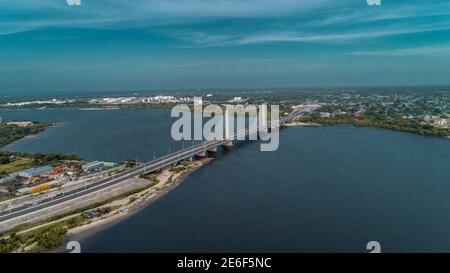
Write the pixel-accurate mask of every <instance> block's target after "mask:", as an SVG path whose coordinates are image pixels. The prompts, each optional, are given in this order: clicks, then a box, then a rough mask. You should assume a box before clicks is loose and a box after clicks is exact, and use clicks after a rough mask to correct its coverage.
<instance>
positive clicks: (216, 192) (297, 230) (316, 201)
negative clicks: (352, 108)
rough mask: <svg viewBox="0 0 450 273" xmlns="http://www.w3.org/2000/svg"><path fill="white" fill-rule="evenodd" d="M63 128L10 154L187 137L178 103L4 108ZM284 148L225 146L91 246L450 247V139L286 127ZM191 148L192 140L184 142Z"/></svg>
mask: <svg viewBox="0 0 450 273" xmlns="http://www.w3.org/2000/svg"><path fill="white" fill-rule="evenodd" d="M0 116H1V117H2V118H3V119H8V120H12V119H17V120H38V121H43V122H54V123H57V124H58V125H57V126H56V127H53V128H51V129H49V130H48V131H46V132H44V133H42V134H40V135H38V136H36V137H34V138H28V139H24V140H21V141H18V142H16V143H14V144H12V145H9V146H8V147H6V148H5V149H9V150H14V151H30V152H36V151H43V152H47V151H49V152H50V151H51V152H64V153H76V154H79V155H81V156H83V157H85V158H86V159H91V160H94V159H95V160H110V161H121V160H124V159H127V158H137V159H138V160H142V161H143V160H150V159H152V158H153V156H154V153H156V156H159V155H163V154H166V153H167V152H168V151H169V147H171V149H172V150H174V149H178V148H180V147H181V146H182V143H175V142H174V141H173V140H171V138H170V127H171V124H172V121H173V120H172V119H171V118H170V117H169V111H167V110H137V109H134V110H108V111H80V110H21V111H6V110H3V111H0ZM280 138H281V139H280V148H279V150H277V151H276V152H260V151H259V148H260V143H258V142H245V143H241V144H239V145H237V146H236V147H235V149H233V150H231V151H228V152H225V153H222V152H221V153H218V155H217V157H216V159H215V160H214V161H213V162H212V163H210V164H208V165H207V166H205V167H203V168H202V169H200V170H198V171H197V172H195V173H193V174H192V175H190V176H189V177H188V178H187V179H186V180H185V181H184V182H183V183H182V184H181V185H180V186H179V187H177V188H176V189H174V190H173V191H171V192H170V193H168V194H166V195H164V196H163V197H161V198H160V199H158V200H157V201H156V202H154V203H152V204H151V205H149V206H147V207H146V208H144V209H142V210H141V211H139V212H138V213H136V214H135V215H133V216H131V217H129V218H127V219H125V220H123V221H120V222H117V223H116V224H113V225H111V226H109V227H106V228H104V229H101V230H99V231H97V232H93V233H91V234H90V235H88V236H86V237H84V238H83V239H82V240H81V245H82V250H83V252H194V251H195V252H197V251H198V252H252V251H254V252H309V251H313V252H340V251H345V252H367V250H366V244H367V242H369V241H378V242H380V243H381V248H382V251H385V252H390V251H400V252H436V251H445V252H450V140H448V139H443V138H434V137H423V136H417V135H413V134H408V133H400V132H392V131H388V130H382V129H371V128H354V127H350V126H337V127H314V128H313V127H293V128H287V129H283V130H282V131H281V135H280ZM185 145H188V143H185Z"/></svg>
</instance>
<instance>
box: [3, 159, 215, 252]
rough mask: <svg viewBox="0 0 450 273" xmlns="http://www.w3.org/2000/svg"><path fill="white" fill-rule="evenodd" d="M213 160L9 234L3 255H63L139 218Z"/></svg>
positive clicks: (141, 181) (139, 180)
mask: <svg viewBox="0 0 450 273" xmlns="http://www.w3.org/2000/svg"><path fill="white" fill-rule="evenodd" d="M211 160H212V158H202V159H199V160H196V161H189V162H184V163H183V164H181V165H177V166H172V167H169V168H165V169H163V170H161V171H160V172H158V173H155V174H151V175H147V176H142V175H141V176H139V177H134V178H131V179H130V181H128V183H127V184H129V185H130V188H128V187H127V189H128V190H126V191H125V192H124V191H123V190H122V193H119V192H117V194H116V195H114V196H113V197H112V198H109V199H107V200H105V201H98V203H95V204H92V205H90V206H88V207H85V208H81V209H77V210H74V211H72V212H69V213H66V214H63V215H56V216H53V217H51V218H50V219H49V220H48V221H44V222H42V223H40V224H37V225H36V224H34V225H31V226H29V227H28V228H25V227H24V228H22V229H14V230H13V231H11V232H9V233H5V234H9V235H8V236H6V237H4V239H5V240H6V242H7V243H6V245H0V250H1V251H0V252H15V253H24V252H63V251H64V249H65V247H64V243H65V242H67V241H70V240H76V239H77V238H79V237H80V236H87V235H89V234H91V233H93V232H96V231H98V230H101V229H104V228H106V227H107V226H109V225H111V224H115V223H117V222H118V221H120V220H123V219H126V218H127V217H129V216H131V215H133V214H135V213H136V212H138V211H139V210H140V209H142V208H144V207H145V206H147V205H149V204H150V203H152V202H153V201H155V200H157V199H158V198H159V197H161V196H163V195H164V194H166V193H168V192H169V191H170V190H172V189H173V188H175V187H177V186H178V185H179V184H180V183H181V182H182V181H183V180H184V179H185V178H186V177H187V176H189V175H190V174H191V173H193V172H194V171H196V170H198V169H199V168H201V167H202V166H204V165H205V164H207V163H208V162H210V161H211ZM131 185H134V186H133V187H131ZM118 190H119V189H118ZM114 192H115V191H114Z"/></svg>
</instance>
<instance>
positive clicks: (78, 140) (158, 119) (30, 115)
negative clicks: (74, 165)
mask: <svg viewBox="0 0 450 273" xmlns="http://www.w3.org/2000/svg"><path fill="white" fill-rule="evenodd" d="M0 117H2V118H3V119H4V120H32V121H40V122H46V123H56V124H57V125H56V126H55V127H53V128H50V129H49V130H47V131H45V132H43V133H41V134H39V135H37V136H35V137H34V138H33V139H25V140H21V141H18V142H16V143H14V144H13V145H10V146H7V147H5V148H3V149H6V150H15V151H23V152H62V153H73V154H78V155H81V156H83V157H84V158H85V159H90V160H109V161H114V162H120V161H123V160H126V159H136V158H137V159H138V160H141V161H146V160H151V159H153V156H154V153H155V155H156V156H157V157H158V156H161V155H165V154H167V153H168V152H169V149H172V150H177V149H180V148H182V145H183V143H178V142H175V141H173V140H172V139H171V138H170V128H171V126H172V121H173V120H174V119H171V118H170V112H169V111H168V110H165V109H152V110H145V109H132V110H61V109H49V110H1V111H0ZM188 144H189V143H187V142H186V143H185V145H188ZM189 145H192V143H190V144H189Z"/></svg>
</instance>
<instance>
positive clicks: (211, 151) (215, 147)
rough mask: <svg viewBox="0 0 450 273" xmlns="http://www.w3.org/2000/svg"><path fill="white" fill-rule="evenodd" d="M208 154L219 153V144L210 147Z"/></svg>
mask: <svg viewBox="0 0 450 273" xmlns="http://www.w3.org/2000/svg"><path fill="white" fill-rule="evenodd" d="M207 152H208V154H216V153H217V146H214V147H212V148H210V149H208V151H207Z"/></svg>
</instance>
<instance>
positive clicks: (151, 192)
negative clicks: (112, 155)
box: [49, 158, 213, 252]
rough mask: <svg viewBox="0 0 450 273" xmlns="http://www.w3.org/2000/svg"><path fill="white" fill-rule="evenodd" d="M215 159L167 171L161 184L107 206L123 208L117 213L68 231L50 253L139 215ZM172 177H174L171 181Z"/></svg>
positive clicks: (161, 179) (163, 173)
mask: <svg viewBox="0 0 450 273" xmlns="http://www.w3.org/2000/svg"><path fill="white" fill-rule="evenodd" d="M211 160H213V158H203V159H200V160H197V161H194V162H193V163H192V164H193V165H192V166H190V167H189V169H188V170H185V171H182V172H181V173H180V174H173V171H171V170H169V169H166V170H164V171H162V172H161V173H160V174H158V175H157V178H158V179H159V180H160V182H159V183H158V184H156V185H154V186H152V187H150V188H148V189H145V190H143V191H142V192H139V193H136V194H133V195H131V196H128V197H126V198H123V199H121V200H118V201H114V202H112V203H109V204H106V205H104V206H101V207H105V206H119V205H120V206H121V208H119V209H118V210H116V211H112V212H111V213H109V214H107V215H105V216H102V217H100V218H98V219H93V221H92V222H91V223H89V224H86V225H82V226H79V227H75V228H73V229H70V230H68V232H67V235H66V236H65V238H64V242H63V244H62V245H61V246H60V247H58V248H56V249H53V250H51V251H49V252H65V251H66V250H65V245H66V244H67V242H69V241H80V240H82V239H83V238H86V237H88V236H90V235H92V234H94V233H96V232H99V231H101V230H104V229H106V228H108V227H110V226H112V225H115V224H118V223H120V222H121V221H123V220H126V219H127V218H128V217H130V216H132V215H134V214H136V213H138V212H139V211H141V210H142V209H143V208H145V207H146V206H148V205H151V203H153V202H154V201H156V200H158V199H159V198H160V197H162V196H164V195H165V194H167V193H169V192H170V191H171V190H173V189H174V188H176V187H177V186H179V185H180V184H181V183H182V182H183V181H184V180H185V179H186V178H187V177H188V176H189V175H191V174H192V173H194V172H195V171H197V170H198V169H200V168H201V167H203V166H205V165H206V164H208V163H209V162H210V161H211ZM170 177H172V180H171V181H168V180H170ZM132 198H136V200H135V201H134V202H133V203H132V204H128V202H129V201H130V199H132Z"/></svg>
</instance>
